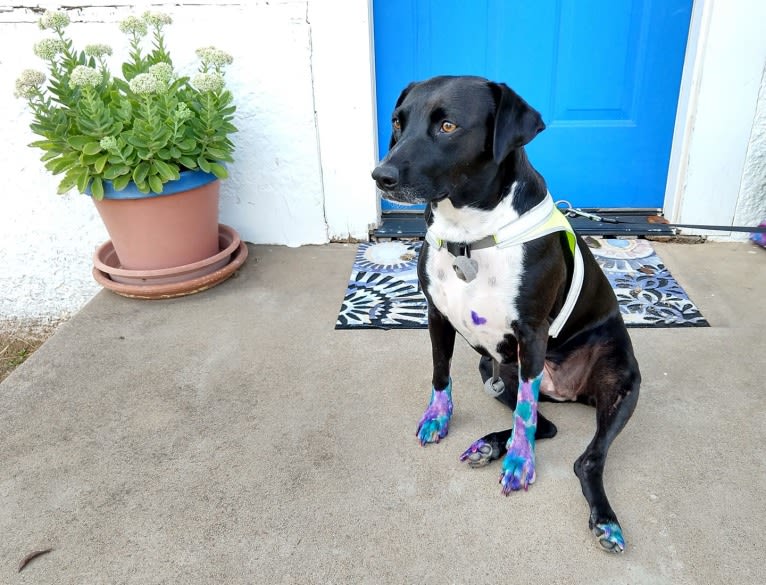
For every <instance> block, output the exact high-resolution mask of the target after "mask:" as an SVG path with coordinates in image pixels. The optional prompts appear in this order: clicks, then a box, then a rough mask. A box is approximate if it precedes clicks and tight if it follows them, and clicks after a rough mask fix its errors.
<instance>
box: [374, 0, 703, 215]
mask: <svg viewBox="0 0 766 585" xmlns="http://www.w3.org/2000/svg"><path fill="white" fill-rule="evenodd" d="M691 5H692V0H375V1H374V2H373V12H374V33H375V71H376V84H377V109H378V129H379V130H378V132H379V136H378V140H379V146H380V154H381V157H382V156H384V154H385V153H386V152H387V151H388V142H389V139H390V135H391V134H390V132H391V121H390V116H391V111H392V109H393V106H394V103H395V102H396V99H397V97H398V96H399V92H400V91H401V90H402V89H403V88H404V87H405V86H406V85H407V84H408V83H409V82H410V81H416V80H420V79H425V78H427V77H431V76H433V75H442V74H445V75H463V74H468V75H480V76H483V77H487V78H489V79H492V80H494V81H503V82H505V83H507V84H508V85H509V86H510V87H512V88H513V89H515V90H516V91H517V92H518V93H519V94H520V95H521V96H522V97H523V98H524V99H526V100H527V101H528V102H529V103H530V105H532V106H533V107H534V108H536V109H538V110H539V111H540V113H541V114H542V116H543V120H545V123H546V125H547V129H546V130H545V132H543V133H542V134H540V135H539V136H538V137H537V138H536V139H535V140H533V141H532V143H531V144H530V145H529V146H528V147H527V151H528V153H529V157H530V160H531V161H532V164H533V165H534V166H535V167H536V168H537V169H538V170H539V171H540V172H541V173H542V174H543V176H544V177H545V178H546V180H547V182H548V188H549V190H550V191H551V193H552V194H553V196H554V199H567V200H569V201H571V202H572V203H573V204H574V205H575V206H579V207H598V208H661V207H662V205H663V201H664V195H665V182H666V179H667V171H668V161H669V159H670V145H671V140H672V136H673V125H674V121H675V113H676V105H677V102H678V91H679V86H680V81H681V69H682V66H683V60H684V51H685V49H686V38H687V34H688V30H689V19H690V16H691ZM395 208H396V205H395V204H391V203H389V202H386V201H384V202H383V210H384V211H386V210H391V209H395ZM410 209H411V208H410Z"/></svg>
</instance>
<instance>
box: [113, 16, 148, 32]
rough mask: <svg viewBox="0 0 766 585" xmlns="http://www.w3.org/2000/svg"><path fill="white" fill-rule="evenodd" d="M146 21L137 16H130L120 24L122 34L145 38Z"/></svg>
mask: <svg viewBox="0 0 766 585" xmlns="http://www.w3.org/2000/svg"><path fill="white" fill-rule="evenodd" d="M146 31H147V28H146V21H145V20H142V19H140V18H138V17H137V16H128V17H127V18H126V19H124V20H122V21H121V22H120V32H123V33H125V34H126V35H131V34H132V35H138V36H139V37H143V36H144V35H146Z"/></svg>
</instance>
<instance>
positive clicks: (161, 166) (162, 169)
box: [154, 160, 181, 181]
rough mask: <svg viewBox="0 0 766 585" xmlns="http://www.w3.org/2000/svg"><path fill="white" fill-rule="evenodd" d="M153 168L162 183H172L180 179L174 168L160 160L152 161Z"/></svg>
mask: <svg viewBox="0 0 766 585" xmlns="http://www.w3.org/2000/svg"><path fill="white" fill-rule="evenodd" d="M154 168H156V169H157V173H158V174H159V176H160V177H161V178H162V180H163V181H174V180H177V179H180V178H181V175H180V174H179V173H178V170H177V169H176V168H175V167H174V166H171V165H169V164H167V163H166V162H163V161H161V160H156V161H154Z"/></svg>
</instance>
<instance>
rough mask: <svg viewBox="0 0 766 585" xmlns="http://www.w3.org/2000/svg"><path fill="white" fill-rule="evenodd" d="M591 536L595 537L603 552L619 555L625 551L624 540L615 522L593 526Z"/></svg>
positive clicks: (620, 529)
mask: <svg viewBox="0 0 766 585" xmlns="http://www.w3.org/2000/svg"><path fill="white" fill-rule="evenodd" d="M593 534H595V535H596V538H597V539H598V543H599V544H600V545H601V547H602V548H603V549H604V550H605V551H608V552H613V553H621V552H622V551H624V550H625V538H623V536H622V528H620V525H619V524H618V523H617V522H604V523H602V524H596V525H594V526H593Z"/></svg>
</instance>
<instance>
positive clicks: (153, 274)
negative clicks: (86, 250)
mask: <svg viewBox="0 0 766 585" xmlns="http://www.w3.org/2000/svg"><path fill="white" fill-rule="evenodd" d="M218 242H219V247H220V248H221V250H220V251H219V252H218V253H217V254H214V255H213V256H211V257H210V258H206V259H204V260H201V261H199V262H194V263H192V264H186V265H184V266H177V267H175V268H163V269H160V270H129V269H126V268H122V267H120V266H119V260H118V258H117V254H116V253H115V252H114V246H113V245H112V243H111V241H107V242H105V243H104V244H102V245H101V246H99V248H98V249H97V250H96V253H95V254H94V258H93V263H94V267H93V278H95V280H96V282H98V283H99V284H100V285H101V286H103V287H104V288H107V289H109V290H111V291H112V292H115V293H117V294H119V295H122V296H125V297H131V298H137V299H168V298H174V297H181V296H185V295H189V294H193V293H196V292H201V291H203V290H206V289H208V288H211V287H213V286H215V285H217V284H220V283H221V282H223V281H224V280H226V279H227V278H229V277H230V276H231V275H232V274H234V272H235V271H236V270H237V269H238V268H239V267H240V266H242V264H244V262H245V260H246V259H247V254H248V250H247V245H246V244H245V243H244V242H242V241H240V238H239V234H237V232H236V230H234V229H233V228H231V227H229V226H226V225H223V224H219V233H218Z"/></svg>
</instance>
